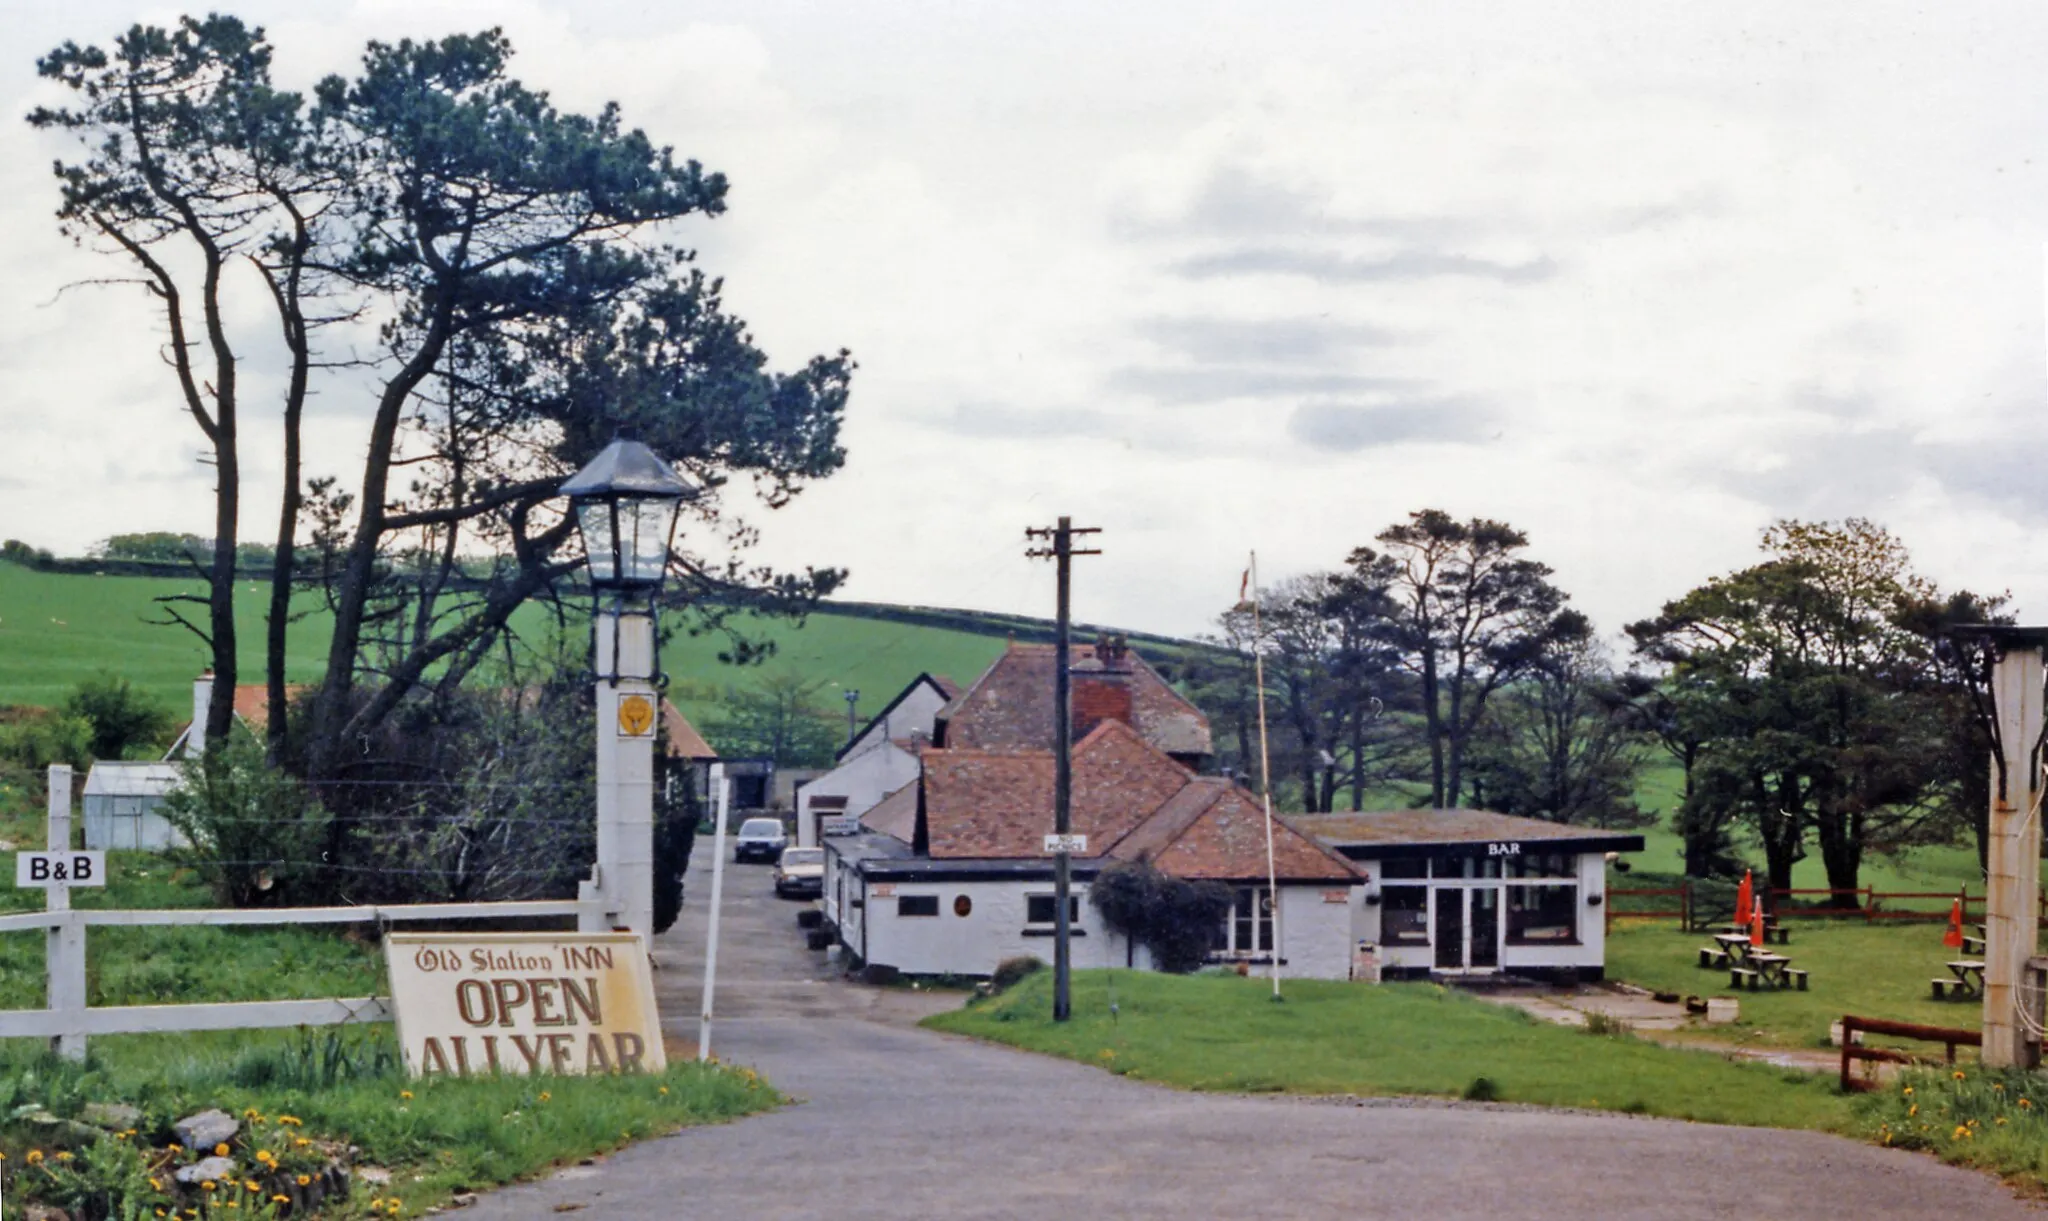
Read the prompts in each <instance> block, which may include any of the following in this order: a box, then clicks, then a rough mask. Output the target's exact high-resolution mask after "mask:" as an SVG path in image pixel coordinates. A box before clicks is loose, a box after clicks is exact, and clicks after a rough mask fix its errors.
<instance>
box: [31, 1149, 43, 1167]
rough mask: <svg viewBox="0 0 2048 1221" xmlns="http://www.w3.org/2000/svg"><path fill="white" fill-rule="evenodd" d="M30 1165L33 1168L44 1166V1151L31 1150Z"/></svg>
mask: <svg viewBox="0 0 2048 1221" xmlns="http://www.w3.org/2000/svg"><path fill="white" fill-rule="evenodd" d="M28 1164H29V1165H31V1166H40V1165H42V1164H43V1151H42V1150H41V1149H30V1150H29V1151H28Z"/></svg>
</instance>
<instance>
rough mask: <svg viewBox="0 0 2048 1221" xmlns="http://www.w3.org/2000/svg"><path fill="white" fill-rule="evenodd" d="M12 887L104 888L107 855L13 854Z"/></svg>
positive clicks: (64, 853) (66, 853) (70, 853)
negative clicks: (61, 886)
mask: <svg viewBox="0 0 2048 1221" xmlns="http://www.w3.org/2000/svg"><path fill="white" fill-rule="evenodd" d="M14 884H15V885H16V886H33V887H38V888H40V889H43V890H48V889H49V888H50V887H52V886H56V885H60V884H61V885H65V886H105V885H106V884H107V854H106V853H104V852H100V851H97V850H95V851H92V852H17V853H15V854H14Z"/></svg>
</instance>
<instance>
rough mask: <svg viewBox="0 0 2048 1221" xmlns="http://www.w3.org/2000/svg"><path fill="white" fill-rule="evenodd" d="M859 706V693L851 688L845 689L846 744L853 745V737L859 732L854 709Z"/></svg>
mask: <svg viewBox="0 0 2048 1221" xmlns="http://www.w3.org/2000/svg"><path fill="white" fill-rule="evenodd" d="M859 706H860V692H859V691H857V690H855V689H854V688H852V687H848V688H847V689H846V744H847V745H848V746H852V745H853V735H854V734H856V733H859V732H860V719H859V718H858V717H857V716H855V715H854V709H855V708H857V707H859Z"/></svg>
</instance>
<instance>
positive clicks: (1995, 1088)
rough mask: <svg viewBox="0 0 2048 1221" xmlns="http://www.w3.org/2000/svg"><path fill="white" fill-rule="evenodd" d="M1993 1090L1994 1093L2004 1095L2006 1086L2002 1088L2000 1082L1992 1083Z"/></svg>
mask: <svg viewBox="0 0 2048 1221" xmlns="http://www.w3.org/2000/svg"><path fill="white" fill-rule="evenodd" d="M1991 1089H1992V1091H1993V1092H1994V1093H1999V1094H2003V1093H2004V1092H2005V1087H2004V1086H2002V1085H2000V1084H1999V1083H1998V1082H1996V1081H1994V1082H1992V1083H1991Z"/></svg>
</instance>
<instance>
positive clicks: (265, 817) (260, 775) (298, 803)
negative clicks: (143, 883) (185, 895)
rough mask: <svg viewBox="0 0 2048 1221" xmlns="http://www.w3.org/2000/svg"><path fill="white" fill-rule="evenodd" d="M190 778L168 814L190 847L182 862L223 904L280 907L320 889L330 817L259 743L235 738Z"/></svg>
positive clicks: (170, 799) (193, 768)
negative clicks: (271, 761) (273, 764)
mask: <svg viewBox="0 0 2048 1221" xmlns="http://www.w3.org/2000/svg"><path fill="white" fill-rule="evenodd" d="M183 773H184V776H183V781H182V783H181V784H180V785H179V786H178V787H177V788H176V789H174V790H172V791H171V793H170V794H169V795H168V796H166V797H165V798H164V805H163V814H164V817H165V818H166V819H168V820H169V821H170V824H171V825H172V826H174V827H176V828H177V829H178V831H179V832H180V833H181V834H182V835H184V837H185V839H186V841H187V846H186V847H184V848H181V849H179V850H178V851H177V852H176V853H175V854H174V855H175V857H176V859H177V860H178V861H179V863H181V864H186V865H190V866H192V867H193V868H194V869H196V870H197V871H198V873H199V875H200V877H202V878H204V879H205V881H206V884H207V886H208V887H209V888H211V889H212V891H213V893H214V897H215V899H217V900H218V901H219V902H221V903H223V904H226V905H228V906H232V907H256V906H278V905H283V904H288V903H292V902H296V901H298V899H297V897H296V895H295V892H297V891H300V890H312V889H313V888H314V887H315V886H316V885H317V882H318V878H317V872H318V870H319V867H320V865H319V862H320V853H321V849H322V846H323V845H324V844H325V842H326V839H327V826H328V816H327V814H326V812H325V811H324V810H323V809H321V807H320V805H319V803H317V802H315V801H313V800H312V799H311V798H310V797H308V796H307V794H306V791H305V789H304V788H303V787H301V786H300V784H299V782H298V781H297V780H296V779H294V778H293V777H291V776H289V775H287V774H285V773H284V772H281V771H278V770H277V769H275V768H272V767H270V766H269V765H268V764H266V763H265V762H264V761H263V752H262V750H261V749H260V748H259V747H257V746H256V744H255V743H253V742H250V741H246V740H244V739H241V738H230V739H229V740H228V741H227V742H226V743H225V744H223V745H222V746H221V747H220V748H219V749H216V750H213V751H210V752H208V753H207V754H206V755H205V756H204V757H202V758H198V759H194V760H190V761H188V762H187V763H186V764H185V765H184V767H183Z"/></svg>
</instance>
